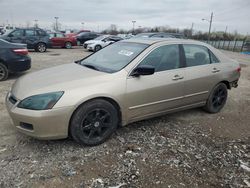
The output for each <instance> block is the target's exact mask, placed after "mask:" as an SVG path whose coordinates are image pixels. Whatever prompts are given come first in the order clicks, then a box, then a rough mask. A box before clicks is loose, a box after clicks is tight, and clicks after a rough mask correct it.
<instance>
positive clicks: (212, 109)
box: [204, 83, 227, 113]
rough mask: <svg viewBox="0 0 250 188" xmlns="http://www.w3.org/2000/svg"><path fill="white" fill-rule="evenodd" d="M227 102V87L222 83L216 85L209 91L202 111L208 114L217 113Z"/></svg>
mask: <svg viewBox="0 0 250 188" xmlns="http://www.w3.org/2000/svg"><path fill="white" fill-rule="evenodd" d="M226 101H227V86H226V85H225V84H224V83H219V84H217V85H216V86H215V87H214V88H213V90H212V91H211V93H210V95H209V98H208V100H207V103H206V105H205V107H204V109H205V110H206V111H207V112H209V113H217V112H219V111H220V110H221V109H222V108H223V107H224V105H225V104H226Z"/></svg>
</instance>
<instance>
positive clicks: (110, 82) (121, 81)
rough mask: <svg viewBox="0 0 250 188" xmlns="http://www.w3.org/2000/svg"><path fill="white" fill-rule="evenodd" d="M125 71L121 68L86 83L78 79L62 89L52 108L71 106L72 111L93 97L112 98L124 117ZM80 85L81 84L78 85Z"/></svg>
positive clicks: (124, 117) (123, 118)
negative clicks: (77, 81)
mask: <svg viewBox="0 0 250 188" xmlns="http://www.w3.org/2000/svg"><path fill="white" fill-rule="evenodd" d="M126 75H127V72H126V71H124V70H122V71H120V72H117V73H113V74H109V75H108V76H107V77H105V78H102V79H101V80H100V79H98V80H95V81H93V82H89V83H88V84H86V83H82V84H81V81H79V83H78V84H76V85H75V86H71V87H70V88H71V89H69V90H66V91H64V94H63V96H62V97H61V99H60V100H59V101H58V102H57V103H56V105H55V106H54V108H61V107H67V106H72V107H73V108H72V110H73V111H72V113H73V112H74V111H75V110H76V109H77V108H78V107H79V106H80V105H81V104H83V103H85V102H86V101H88V100H92V99H95V98H102V97H105V98H110V99H112V100H114V101H115V102H116V103H117V104H118V105H119V106H120V110H121V112H122V120H124V121H125V119H126V107H125V106H126V105H125V103H126V101H125V98H124V93H125V90H126ZM80 85H82V86H80Z"/></svg>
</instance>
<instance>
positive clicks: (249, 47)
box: [243, 39, 250, 52]
mask: <svg viewBox="0 0 250 188" xmlns="http://www.w3.org/2000/svg"><path fill="white" fill-rule="evenodd" d="M243 51H246V52H250V39H249V40H247V41H246V42H245V43H244V46H243Z"/></svg>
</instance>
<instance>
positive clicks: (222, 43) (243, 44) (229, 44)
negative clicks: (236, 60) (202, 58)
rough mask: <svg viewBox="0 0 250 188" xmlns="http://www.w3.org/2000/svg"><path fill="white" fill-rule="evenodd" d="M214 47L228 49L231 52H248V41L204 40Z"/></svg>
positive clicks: (249, 50)
mask: <svg viewBox="0 0 250 188" xmlns="http://www.w3.org/2000/svg"><path fill="white" fill-rule="evenodd" d="M204 42H206V43H208V44H210V45H212V46H214V47H215V48H218V49H224V50H230V51H233V52H250V41H247V39H245V40H237V39H236V40H233V41H229V40H217V41H213V40H212V41H209V42H208V41H204Z"/></svg>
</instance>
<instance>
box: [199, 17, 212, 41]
mask: <svg viewBox="0 0 250 188" xmlns="http://www.w3.org/2000/svg"><path fill="white" fill-rule="evenodd" d="M213 16H214V14H213V12H212V13H211V17H210V20H207V19H204V18H203V19H202V20H203V21H204V20H205V21H208V22H209V30H208V38H207V42H208V43H209V41H210V34H211V27H212V23H213Z"/></svg>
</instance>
